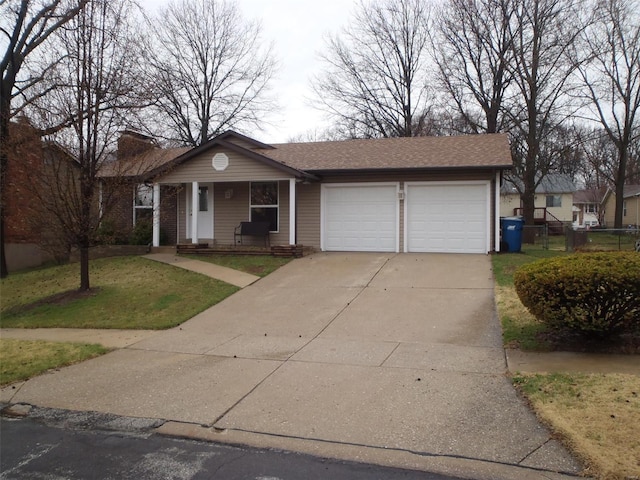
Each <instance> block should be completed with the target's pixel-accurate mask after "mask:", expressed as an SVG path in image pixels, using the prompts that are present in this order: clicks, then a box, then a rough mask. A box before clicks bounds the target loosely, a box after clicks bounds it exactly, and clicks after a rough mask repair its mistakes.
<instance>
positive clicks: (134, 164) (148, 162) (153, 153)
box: [100, 147, 192, 177]
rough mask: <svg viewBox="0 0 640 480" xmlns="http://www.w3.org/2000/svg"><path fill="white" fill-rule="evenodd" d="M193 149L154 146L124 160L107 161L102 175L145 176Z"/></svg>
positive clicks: (103, 165) (101, 170)
mask: <svg viewBox="0 0 640 480" xmlns="http://www.w3.org/2000/svg"><path fill="white" fill-rule="evenodd" d="M190 150H192V148H191V147H178V148H160V147H154V148H152V149H150V150H147V151H145V152H142V153H139V154H137V155H135V156H133V157H127V158H125V159H124V160H117V161H116V160H115V159H114V160H113V161H111V162H105V163H103V164H102V167H101V169H100V176H101V177H120V176H127V177H145V176H147V175H148V174H149V172H152V171H154V170H156V169H157V168H161V167H162V166H163V165H167V164H168V163H170V162H172V161H174V160H175V159H176V158H178V157H180V156H181V155H184V154H185V153H187V152H189V151H190Z"/></svg>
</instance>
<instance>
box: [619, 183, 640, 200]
mask: <svg viewBox="0 0 640 480" xmlns="http://www.w3.org/2000/svg"><path fill="white" fill-rule="evenodd" d="M639 195H640V185H625V186H624V193H623V194H622V196H623V197H624V198H631V197H637V196H639Z"/></svg>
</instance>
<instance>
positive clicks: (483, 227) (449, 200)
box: [405, 182, 490, 253]
mask: <svg viewBox="0 0 640 480" xmlns="http://www.w3.org/2000/svg"><path fill="white" fill-rule="evenodd" d="M405 193H406V197H405V209H406V211H405V215H406V216H405V219H406V227H405V228H406V229H405V239H406V241H405V251H408V252H449V253H487V251H488V244H489V239H488V238H489V235H488V228H489V223H490V222H489V184H488V182H470V183H460V182H426V183H407V184H406V185H405Z"/></svg>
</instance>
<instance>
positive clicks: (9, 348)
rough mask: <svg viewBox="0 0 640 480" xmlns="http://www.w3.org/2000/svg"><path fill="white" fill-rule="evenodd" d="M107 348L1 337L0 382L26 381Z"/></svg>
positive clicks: (85, 358)
mask: <svg viewBox="0 0 640 480" xmlns="http://www.w3.org/2000/svg"><path fill="white" fill-rule="evenodd" d="M108 351H109V350H108V349H106V348H104V347H102V346H101V345H93V344H84V343H60V342H44V341H27V340H13V339H0V385H7V384H10V383H14V382H18V381H21V380H27V379H28V378H31V377H33V376H35V375H39V374H41V373H43V372H46V371H47V370H50V369H52V368H58V367H63V366H65V365H71V364H73V363H78V362H81V361H83V360H88V359H89V358H93V357H97V356H99V355H102V354H104V353H107V352H108Z"/></svg>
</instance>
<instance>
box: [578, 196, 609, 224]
mask: <svg viewBox="0 0 640 480" xmlns="http://www.w3.org/2000/svg"><path fill="white" fill-rule="evenodd" d="M603 197H604V192H603V190H602V189H600V190H599V189H589V190H578V191H577V192H575V193H574V195H573V228H586V229H589V228H593V227H599V226H600V225H601V223H602V222H601V219H602V212H603V209H602V199H603Z"/></svg>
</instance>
